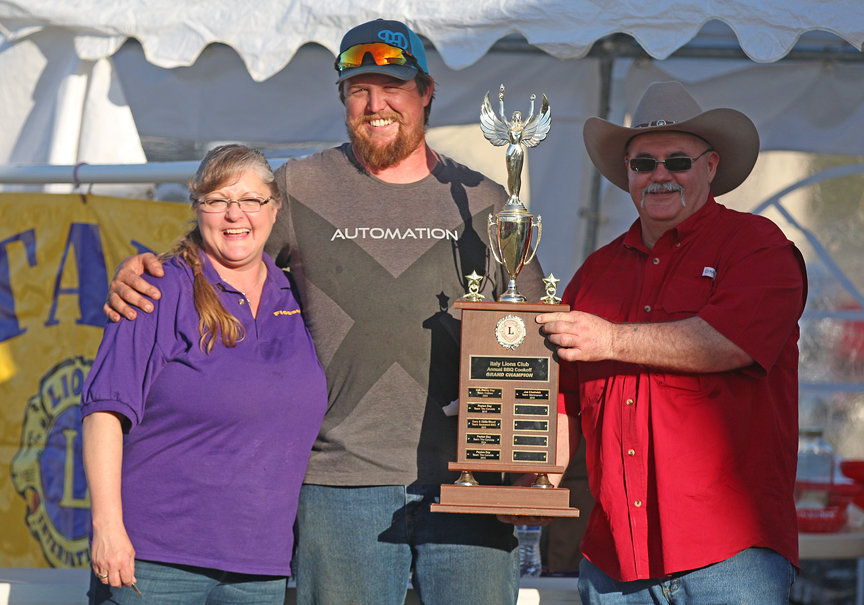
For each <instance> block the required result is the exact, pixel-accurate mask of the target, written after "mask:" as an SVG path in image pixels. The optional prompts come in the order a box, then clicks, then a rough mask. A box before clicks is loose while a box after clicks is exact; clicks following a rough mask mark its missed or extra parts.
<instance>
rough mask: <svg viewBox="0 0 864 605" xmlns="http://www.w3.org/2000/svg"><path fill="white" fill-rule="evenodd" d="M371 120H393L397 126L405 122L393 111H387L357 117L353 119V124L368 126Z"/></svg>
mask: <svg viewBox="0 0 864 605" xmlns="http://www.w3.org/2000/svg"><path fill="white" fill-rule="evenodd" d="M373 120H393V121H394V122H398V123H399V124H404V123H405V121H404V120H403V119H402V116H401V115H400V114H398V113H396V112H394V111H387V112H384V113H376V114H373V115H363V116H358V117H357V118H355V119H354V121H353V123H354V124H357V125H359V124H368V123H369V122H372V121H373Z"/></svg>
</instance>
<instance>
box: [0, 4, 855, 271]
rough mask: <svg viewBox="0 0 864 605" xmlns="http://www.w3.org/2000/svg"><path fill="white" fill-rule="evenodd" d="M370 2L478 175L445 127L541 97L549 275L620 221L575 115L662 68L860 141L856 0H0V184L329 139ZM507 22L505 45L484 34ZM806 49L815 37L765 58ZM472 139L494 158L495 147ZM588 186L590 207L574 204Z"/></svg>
mask: <svg viewBox="0 0 864 605" xmlns="http://www.w3.org/2000/svg"><path fill="white" fill-rule="evenodd" d="M379 16H383V17H387V18H395V19H400V20H403V21H405V22H406V23H408V24H409V25H410V26H411V27H412V28H414V29H415V30H416V31H417V32H418V33H419V34H421V35H422V36H424V37H425V38H426V39H427V40H428V41H429V42H430V51H429V66H430V71H431V73H432V75H433V76H434V77H435V80H436V89H437V97H436V100H435V102H434V105H433V109H432V117H431V121H430V126H431V127H432V131H430V136H432V134H434V138H433V139H432V140H433V141H435V144H436V145H440V148H441V149H443V150H444V152H445V153H449V154H451V155H454V157H456V158H457V159H459V160H461V161H465V162H466V163H469V164H472V165H477V166H478V167H479V168H480V169H481V170H484V171H487V172H490V173H491V175H492V176H493V177H494V176H496V174H494V167H493V168H492V169H489V170H487V165H488V160H482V159H480V158H479V157H478V156H477V155H476V154H475V152H474V151H473V149H475V147H470V148H469V147H467V146H466V145H465V144H464V143H463V140H464V136H465V135H464V134H463V133H457V134H455V135H454V134H453V133H451V132H450V131H449V130H448V128H447V127H453V126H460V125H468V124H476V123H477V121H478V119H479V107H480V103H481V101H482V98H483V95H484V94H485V93H486V92H487V91H489V90H491V91H494V90H496V89H497V88H498V85H499V84H500V83H505V85H506V86H507V92H506V96H505V104H506V106H507V109H508V111H512V110H514V109H521V110H523V111H524V110H525V109H526V108H527V102H528V95H529V94H530V93H537V94H538V95H539V94H540V93H545V94H546V95H547V96H548V97H549V99H550V103H551V106H552V116H553V121H552V132H551V133H550V135H549V137H548V139H547V140H546V141H544V142H543V143H542V144H541V145H540V146H539V147H537V148H536V149H533V150H531V151H530V153H529V164H528V167H527V174H525V175H523V180H524V181H526V183H527V184H528V187H530V196H531V200H532V208H533V211H534V212H536V213H539V214H541V215H544V216H545V217H546V219H545V220H544V234H543V243H542V244H541V247H540V250H539V252H538V256H539V257H540V259H541V261H542V263H543V265H544V268H545V269H546V270H547V272H548V271H549V270H551V271H553V272H554V273H556V274H558V275H559V276H562V277H566V276H568V275H569V274H570V273H571V272H572V270H573V268H574V267H575V266H576V264H577V263H578V262H579V261H580V260H581V258H582V256H583V255H584V252H585V250H584V240H586V238H587V240H588V241H589V242H591V243H592V245H593V242H594V241H597V242H599V243H602V242H604V241H606V240H608V239H609V238H610V237H611V236H612V235H614V234H616V233H617V232H620V231H621V229H622V228H623V227H624V226H626V224H627V223H629V221H631V220H632V218H633V212H632V208H630V207H628V206H629V201H628V200H627V199H626V195H625V194H623V192H618V191H616V190H614V189H610V188H609V187H608V185H603V186H602V187H603V189H604V190H605V193H604V192H603V191H598V190H597V185H598V184H599V181H597V180H595V179H596V177H595V173H594V171H593V168H592V166H591V164H590V162H588V161H587V158H586V156H585V154H584V150H583V147H582V143H581V129H582V124H583V123H584V120H585V119H586V118H587V117H589V116H592V115H608V116H609V117H610V119H612V120H614V121H617V122H621V121H624V119H625V116H626V114H627V112H628V111H629V110H630V109H632V107H633V105H634V103H635V101H636V99H637V98H638V96H639V95H640V94H641V92H642V90H644V88H645V86H646V85H647V84H648V83H650V82H651V81H655V80H659V79H673V78H674V79H679V80H682V81H684V82H685V83H686V84H687V85H688V88H689V89H690V90H691V91H692V92H693V94H694V96H696V98H697V99H698V100H699V102H700V103H701V104H702V105H703V106H704V107H706V108H707V107H716V106H728V107H735V108H736V109H739V110H741V111H744V112H745V113H747V114H748V115H749V116H750V117H751V118H752V119H753V120H754V122H756V125H757V127H758V128H759V131H760V134H761V137H762V148H763V150H769V149H788V150H802V151H811V152H817V153H839V154H849V155H864V143H862V141H861V137H860V133H861V132H864V62H861V61H857V60H849V58H850V56H851V57H852V58H853V59H858V58H859V56H860V54H861V53H859V52H858V49H861V48H862V45H864V3H862V2H861V0H833V1H832V2H825V1H824V0H763V1H762V2H752V1H748V2H740V1H730V0H726V1H719V0H718V1H713V2H712V1H705V2H692V1H691V2H677V1H669V0H655V1H653V2H648V3H646V2H608V1H607V2H602V1H601V2H598V1H596V0H595V1H589V0H557V1H555V0H520V1H514V0H476V1H475V2H472V3H468V4H465V3H452V2H447V3H445V2H432V1H429V0H426V1H423V2H421V1H418V0H393V1H391V2H389V3H387V4H384V3H381V2H374V1H372V0H363V1H357V2H353V3H351V6H350V9H348V8H346V3H345V2H343V1H339V2H336V1H335V0H318V1H317V2H314V3H311V2H282V1H275V0H259V1H258V2H255V3H252V4H248V5H247V4H241V3H237V2H232V1H230V0H202V1H197V2H188V3H184V2H176V1H171V2H166V1H164V0H124V1H122V2H118V1H115V2H109V1H106V0H101V1H100V0H79V1H78V2H75V3H69V2H66V1H63V2H61V1H60V0H4V1H3V2H0V35H2V36H3V39H2V43H0V74H2V82H3V84H2V86H0V102H2V105H3V108H4V110H3V112H2V113H0V126H2V128H3V132H4V137H2V138H0V165H6V166H5V167H3V168H2V169H0V182H2V181H4V180H5V182H7V183H12V182H22V181H16V180H15V179H14V178H12V177H10V176H9V175H10V174H11V173H13V172H14V170H15V166H17V165H34V164H62V165H68V166H73V165H77V164H80V163H82V162H86V163H88V164H140V163H143V162H146V161H147V159H148V157H147V156H148V155H150V156H151V157H150V159H152V158H153V157H154V156H156V155H158V148H159V143H160V142H161V141H165V140H171V141H172V142H173V144H174V145H175V146H176V145H180V146H181V147H182V146H183V145H185V144H188V145H193V144H195V143H202V142H203V143H212V142H215V141H220V140H244V141H248V142H251V143H255V144H257V145H259V146H261V147H263V148H265V149H268V150H270V152H271V153H272V154H274V155H275V157H284V155H285V154H286V153H296V152H297V151H298V150H301V151H302V150H307V149H310V148H317V147H321V146H326V145H333V144H337V143H339V142H340V141H342V140H344V138H345V133H344V126H343V124H342V115H343V114H342V109H341V106H340V104H339V101H338V97H337V95H336V91H335V86H334V81H335V71H333V68H332V62H333V57H334V54H335V52H336V50H337V49H338V45H339V40H340V38H341V36H342V34H343V33H344V32H345V31H346V30H347V29H349V28H350V27H352V26H354V25H356V24H358V23H360V22H362V21H365V20H368V19H372V18H376V17H379ZM616 33H619V34H620V33H623V34H629V36H631V37H632V39H633V40H635V42H636V43H638V45H639V46H640V47H641V48H642V49H644V51H645V52H647V54H648V55H650V57H653V58H654V59H660V61H653V60H648V59H646V60H642V59H632V58H626V59H622V60H614V59H615V56H616V54H615V53H616V48H615V47H614V45H613V44H612V42H613V41H614V38H608V37H607V36H609V35H611V34H616ZM514 37H516V38H517V39H518V40H521V41H522V43H521V44H516V45H507V44H502V42H501V41H502V40H504V41H505V42H506V41H509V40H512V39H513V38H514ZM523 39H524V40H523ZM627 39H628V40H629V39H630V38H627ZM694 39H695V40H696V41H698V42H699V45H700V48H701V49H702V50H701V51H700V52H704V53H706V54H710V51H711V50H712V49H713V50H714V51H718V52H716V53H714V54H720V52H719V51H726V54H727V55H728V56H729V58H726V59H722V60H720V59H718V60H713V61H707V60H704V59H688V58H671V59H667V58H668V57H670V56H671V55H672V54H673V53H675V52H676V51H679V53H680V51H681V50H682V49H683V50H686V49H687V48H688V45H689V46H692V45H693V44H694ZM598 40H603V44H602V45H601V46H599V47H597V46H595V47H594V50H593V52H589V51H592V46H593V45H594V44H595V42H597V41H598ZM526 41H527V43H526ZM805 46H806V49H808V50H809V51H818V52H814V53H812V54H811V55H808V58H807V59H806V60H792V59H788V60H785V61H782V62H778V61H779V60H780V59H782V58H784V57H795V56H796V54H795V53H796V49H799V50H800V49H802V48H804V47H805ZM538 49H539V50H538ZM728 51H736V52H738V53H740V52H741V51H743V55H741V54H738V55H737V56H734V55H735V54H734V53H730V52H728ZM790 53H791V54H790ZM817 55H818V56H819V57H823V59H820V60H817V61H814V60H812V56H817ZM800 56H803V55H800ZM572 59H581V60H578V61H577V60H572ZM663 59H666V60H663ZM477 136H478V137H479V129H477ZM453 137H455V140H456V141H457V142H453V140H454V138H453ZM142 141H143V143H142ZM479 145H485V147H487V148H488V153H489V154H496V153H497V155H495V156H494V158H495V159H494V160H492V161H493V162H495V165H496V166H498V167H500V169H501V170H503V163H504V160H503V153H502V152H501V151H500V150H497V149H494V148H492V147H491V146H489V145H488V143H485V142H482V139H481V143H480V144H479ZM145 149H146V150H147V154H145ZM466 149H470V151H466ZM195 151H200V150H195ZM459 152H462V153H463V154H465V153H467V154H468V156H469V157H465V156H464V155H463V156H462V157H459ZM198 157H200V155H199V156H198ZM184 159H196V158H194V157H186V158H184ZM484 162H486V163H484ZM478 164H479V165H478ZM84 172H85V171H84V170H82V174H83V173H84ZM4 177H5V178H4ZM70 177H71V175H70ZM499 180H500V179H499ZM16 187H18V188H20V187H21V186H20V185H7V186H6V187H5V189H7V190H9V189H15V188H16ZM143 193H144V190H143V189H141V190H139V191H138V192H137V193H136V192H135V191H134V190H133V191H132V194H138V195H143ZM601 195H602V197H603V203H604V206H603V211H602V214H603V215H605V217H606V222H605V223H603V222H602V220H601V219H600V217H598V208H597V207H596V205H592V200H599V199H600V197H601ZM618 208H621V209H622V210H621V211H618V210H617V209H618ZM598 223H602V224H601V228H600V230H599V232H598V230H597V228H596V227H597V225H598ZM586 234H587V235H586Z"/></svg>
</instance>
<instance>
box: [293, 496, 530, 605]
mask: <svg viewBox="0 0 864 605" xmlns="http://www.w3.org/2000/svg"><path fill="white" fill-rule="evenodd" d="M439 491H440V487H439V486H437V485H436V486H407V487H406V486H395V485H388V486H376V487H329V486H323V485H304V486H303V488H302V489H301V490H300V506H299V508H298V510H297V552H296V554H295V557H294V561H295V564H296V570H295V571H296V579H297V603H298V605H313V604H314V605H343V604H346V603H353V604H356V605H402V604H403V603H404V602H405V595H406V593H407V590H408V580H409V577H411V578H412V583H413V586H414V590H415V591H416V592H417V593H418V595H419V597H420V600H421V601H422V602H423V603H424V605H457V604H462V603H465V604H469V603H470V604H474V603H476V604H478V605H480V604H483V605H508V604H510V603H515V602H516V598H517V595H518V592H519V549H518V548H517V542H516V538H515V536H514V532H513V526H512V525H507V524H504V523H501V522H499V521H498V520H497V519H496V518H495V516H494V515H471V514H453V513H433V512H431V511H430V510H429V505H430V504H431V503H432V502H437V500H438V493H439ZM412 569H413V576H412V575H411V572H412Z"/></svg>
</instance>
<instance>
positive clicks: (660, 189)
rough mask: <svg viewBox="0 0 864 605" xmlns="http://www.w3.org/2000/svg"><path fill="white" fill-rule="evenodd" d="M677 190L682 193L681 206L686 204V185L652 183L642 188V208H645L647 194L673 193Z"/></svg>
mask: <svg viewBox="0 0 864 605" xmlns="http://www.w3.org/2000/svg"><path fill="white" fill-rule="evenodd" d="M676 191H677V192H678V193H680V194H681V206H686V205H687V202H686V200H685V199H684V187H682V186H681V185H679V184H678V183H651V184H650V185H647V186H646V187H645V188H644V189H642V208H645V196H646V195H648V194H649V193H673V192H676Z"/></svg>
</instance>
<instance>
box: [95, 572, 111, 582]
mask: <svg viewBox="0 0 864 605" xmlns="http://www.w3.org/2000/svg"><path fill="white" fill-rule="evenodd" d="M96 577H97V578H99V579H100V580H107V579H108V574H107V573H97V574H96Z"/></svg>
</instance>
